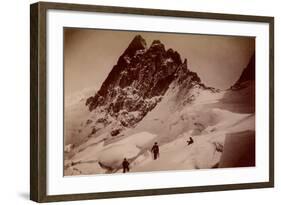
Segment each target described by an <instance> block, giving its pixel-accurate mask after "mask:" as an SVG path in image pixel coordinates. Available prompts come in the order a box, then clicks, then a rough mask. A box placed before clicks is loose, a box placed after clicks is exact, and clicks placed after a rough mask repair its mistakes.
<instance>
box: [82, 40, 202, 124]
mask: <svg viewBox="0 0 281 205" xmlns="http://www.w3.org/2000/svg"><path fill="white" fill-rule="evenodd" d="M173 82H174V83H177V84H178V85H179V86H180V85H181V84H182V85H183V84H184V86H181V87H184V88H185V89H190V88H191V87H192V86H193V85H195V84H198V85H200V86H201V85H203V84H202V83H201V80H200V78H199V77H198V75H197V74H196V73H194V72H191V71H190V70H189V69H188V67H187V60H186V59H185V60H184V62H182V60H181V56H180V54H179V53H178V52H177V51H174V50H173V49H168V50H167V51H166V50H165V46H164V44H163V43H161V42H160V41H159V40H154V41H153V42H152V44H151V46H150V47H149V48H148V49H147V47H146V42H145V40H144V39H143V38H142V37H141V36H140V35H137V36H136V37H135V38H134V39H133V40H132V42H131V43H130V44H129V46H128V48H127V49H126V50H125V52H124V53H123V54H122V55H121V56H120V58H119V60H118V62H117V64H116V65H115V66H114V67H113V69H112V70H111V72H110V73H109V75H108V77H107V78H106V80H105V81H104V82H103V84H102V86H101V88H100V90H99V91H98V92H97V94H96V95H95V96H92V97H90V98H88V99H87V101H86V105H87V106H88V107H89V110H90V111H92V110H94V109H95V108H97V107H103V109H104V110H106V112H107V113H108V114H109V115H110V116H111V117H114V118H116V119H118V120H119V121H120V122H121V124H122V125H123V126H132V125H134V124H136V123H137V122H139V121H140V120H141V119H142V118H143V117H144V116H145V115H146V114H147V113H148V112H149V111H150V110H152V109H153V108H154V107H155V106H156V105H157V103H158V102H159V101H161V99H162V97H163V95H164V94H165V93H166V91H167V90H168V88H169V86H170V84H171V83H173ZM187 84H188V85H187ZM132 113H133V114H132ZM124 119H126V120H125V122H124Z"/></svg>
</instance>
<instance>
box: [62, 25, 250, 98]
mask: <svg viewBox="0 0 281 205" xmlns="http://www.w3.org/2000/svg"><path fill="white" fill-rule="evenodd" d="M138 34H140V35H141V36H142V37H143V38H144V39H145V40H146V43H147V45H148V46H150V44H151V43H152V41H153V40H160V41H161V42H162V43H163V44H164V45H165V48H166V50H167V49H169V48H172V49H173V50H175V51H178V53H179V54H180V55H181V58H182V60H184V59H185V58H186V59H187V62H188V67H189V69H190V70H192V71H194V72H197V74H198V75H199V77H200V78H201V80H202V82H203V83H204V84H205V85H207V86H211V87H215V88H220V89H227V88H229V87H230V86H231V85H233V83H234V82H235V81H236V80H237V79H238V78H239V76H240V74H241V72H242V70H243V69H244V68H245V67H246V66H247V64H248V61H249V59H250V57H251V55H252V54H253V53H254V52H255V39H254V38H250V37H233V36H211V35H191V34H168V33H154V32H153V33H152V32H131V31H112V30H95V29H77V28H76V29H71V28H65V30H64V85H65V95H66V96H69V95H72V94H73V93H77V92H79V91H81V90H84V89H89V88H97V89H99V88H100V86H101V84H102V83H103V81H104V80H105V78H106V77H107V75H108V74H109V72H110V71H111V69H112V68H113V66H114V65H115V64H116V63H117V60H118V58H119V57H120V55H122V53H123V52H124V50H125V49H126V48H127V47H128V45H129V43H130V42H131V41H132V40H133V38H134V37H135V36H136V35H138Z"/></svg>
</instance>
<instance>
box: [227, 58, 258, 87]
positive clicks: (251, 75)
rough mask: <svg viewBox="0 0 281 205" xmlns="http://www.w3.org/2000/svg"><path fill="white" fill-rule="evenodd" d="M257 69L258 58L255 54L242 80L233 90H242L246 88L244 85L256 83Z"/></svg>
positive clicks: (238, 81) (245, 69) (243, 73)
mask: <svg viewBox="0 0 281 205" xmlns="http://www.w3.org/2000/svg"><path fill="white" fill-rule="evenodd" d="M255 67H256V58H255V54H253V55H252V57H251V59H250V61H249V63H248V65H247V67H246V68H244V70H243V72H242V74H241V76H240V78H239V79H238V80H237V81H236V83H235V84H234V85H233V86H232V87H231V89H240V88H244V87H245V86H244V85H243V84H244V83H245V82H247V81H255V73H256V72H255V70H256V69H255Z"/></svg>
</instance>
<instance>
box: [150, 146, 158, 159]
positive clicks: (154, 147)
mask: <svg viewBox="0 0 281 205" xmlns="http://www.w3.org/2000/svg"><path fill="white" fill-rule="evenodd" d="M151 152H153V158H154V160H156V159H157V157H159V146H158V144H157V142H155V143H154V145H153V147H152V148H151Z"/></svg>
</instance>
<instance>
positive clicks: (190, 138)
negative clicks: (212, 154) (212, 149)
mask: <svg viewBox="0 0 281 205" xmlns="http://www.w3.org/2000/svg"><path fill="white" fill-rule="evenodd" d="M186 142H187V145H191V144H193V143H194V141H193V139H192V137H189V140H187V141H186Z"/></svg>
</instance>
